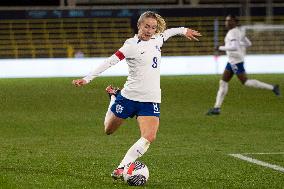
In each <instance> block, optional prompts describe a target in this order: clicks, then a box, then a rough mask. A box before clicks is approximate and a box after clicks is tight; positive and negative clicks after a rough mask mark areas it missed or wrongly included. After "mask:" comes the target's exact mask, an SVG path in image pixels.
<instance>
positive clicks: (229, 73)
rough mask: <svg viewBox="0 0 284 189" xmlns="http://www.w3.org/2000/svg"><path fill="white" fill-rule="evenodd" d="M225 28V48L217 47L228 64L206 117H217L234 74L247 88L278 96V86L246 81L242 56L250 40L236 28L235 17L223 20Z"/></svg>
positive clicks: (251, 80)
mask: <svg viewBox="0 0 284 189" xmlns="http://www.w3.org/2000/svg"><path fill="white" fill-rule="evenodd" d="M225 26H226V28H227V29H228V30H229V31H228V33H227V35H226V37H225V46H220V47H217V48H216V50H218V51H226V54H227V56H228V59H229V60H228V63H227V66H226V68H225V71H224V73H223V76H222V79H221V80H220V82H219V90H218V92H217V97H216V102H215V105H214V108H212V109H209V111H208V112H207V115H219V114H220V110H221V105H222V103H223V100H224V98H225V96H226V94H227V92H228V82H229V81H230V80H231V79H232V77H233V75H234V74H236V75H237V77H238V79H239V80H240V81H241V83H242V84H244V85H245V86H247V87H255V88H260V89H267V90H271V91H273V92H274V93H275V95H277V96H280V89H279V85H270V84H267V83H263V82H261V81H258V80H254V79H248V77H247V74H246V71H245V69H244V56H245V53H246V48H247V47H249V46H251V42H250V40H249V39H248V38H247V37H246V36H245V35H244V33H243V32H242V31H241V30H240V28H239V27H238V19H237V17H236V16H233V15H228V16H227V17H226V20H225Z"/></svg>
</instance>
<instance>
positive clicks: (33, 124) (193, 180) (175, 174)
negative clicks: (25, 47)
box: [0, 74, 284, 189]
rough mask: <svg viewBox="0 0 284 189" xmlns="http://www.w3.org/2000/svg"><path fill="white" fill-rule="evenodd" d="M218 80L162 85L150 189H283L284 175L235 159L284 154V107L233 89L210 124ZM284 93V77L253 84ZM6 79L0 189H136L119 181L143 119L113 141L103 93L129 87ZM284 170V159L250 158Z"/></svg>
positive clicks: (102, 81) (267, 96) (283, 102)
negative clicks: (115, 173)
mask: <svg viewBox="0 0 284 189" xmlns="http://www.w3.org/2000/svg"><path fill="white" fill-rule="evenodd" d="M219 78H220V76H219V75H210V76H208V75H206V76H205V75H204V76H163V77H161V88H162V104H161V123H160V129H159V133H158V136H157V140H156V141H155V142H154V143H153V144H151V146H150V148H149V150H148V151H147V153H146V154H145V155H144V156H143V157H142V158H141V159H140V160H141V161H142V162H144V163H145V164H146V165H147V166H148V168H149V170H150V178H149V181H148V182H147V184H146V185H145V186H144V187H142V188H154V189H165V188H169V189H172V188H177V189H181V188H218V189H219V188H269V189H270V188H277V189H278V188H283V187H284V173H283V172H280V171H275V170H273V169H270V168H266V167H262V166H259V165H255V164H251V163H248V162H246V161H242V160H239V159H237V158H234V157H231V156H228V154H230V153H254V152H268V153H269V152H274V153H275V152H282V153H283V152H284V98H283V97H282V98H277V97H276V96H275V95H274V94H273V93H272V92H271V91H266V90H261V89H253V88H247V87H244V86H242V85H241V84H240V83H239V82H238V81H237V79H236V78H234V79H233V80H232V81H231V82H230V85H229V93H228V95H227V97H226V99H225V101H224V104H223V108H222V114H221V115H220V116H215V117H209V116H206V115H205V113H206V112H207V110H208V108H210V107H212V106H213V104H214V102H215V96H216V92H217V89H218V82H219ZM250 78H255V79H259V80H261V81H264V82H268V83H278V84H280V86H281V87H282V92H284V79H283V78H284V75H283V74H275V75H250ZM72 79H74V78H43V79H0V86H1V90H0V102H1V104H0V110H1V111H0V188H5V189H6V188H27V189H30V188H60V189H62V188H96V189H103V188H106V189H109V188H129V186H127V185H126V184H124V183H122V182H114V181H112V179H111V177H110V173H111V172H112V170H113V169H114V168H115V167H116V166H117V164H118V163H119V162H120V160H121V159H122V158H123V156H124V154H125V152H126V151H127V150H128V148H129V147H130V146H131V145H132V144H133V143H134V142H135V141H136V140H137V139H138V138H139V137H140V133H139V129H138V126H137V124H136V120H135V119H129V120H127V121H126V122H125V124H124V125H123V126H121V128H120V129H119V130H118V131H117V132H116V133H115V134H113V135H110V136H107V135H105V134H104V132H103V131H104V129H103V119H104V116H105V112H106V109H107V107H108V104H109V99H108V96H107V95H106V94H105V92H104V89H105V87H106V86H107V85H108V84H113V85H119V86H122V84H123V83H124V81H125V79H126V77H100V78H97V79H96V80H94V81H93V82H92V83H90V84H89V85H87V86H84V87H81V88H76V87H74V86H72V85H71V81H72ZM250 157H253V158H256V159H258V160H262V161H265V162H267V163H270V164H276V165H278V166H282V167H283V166H284V155H283V154H275V155H273V154H272V155H250Z"/></svg>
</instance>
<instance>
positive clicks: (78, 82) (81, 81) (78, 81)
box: [72, 79, 87, 87]
mask: <svg viewBox="0 0 284 189" xmlns="http://www.w3.org/2000/svg"><path fill="white" fill-rule="evenodd" d="M72 84H73V85H75V86H76V87H80V86H83V85H86V84H87V81H86V80H84V79H75V80H73V81H72Z"/></svg>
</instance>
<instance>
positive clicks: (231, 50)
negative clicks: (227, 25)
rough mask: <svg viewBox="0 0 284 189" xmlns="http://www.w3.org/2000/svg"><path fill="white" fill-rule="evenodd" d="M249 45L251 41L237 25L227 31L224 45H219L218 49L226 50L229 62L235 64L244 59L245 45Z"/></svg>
mask: <svg viewBox="0 0 284 189" xmlns="http://www.w3.org/2000/svg"><path fill="white" fill-rule="evenodd" d="M250 45H251V42H250V41H249V39H248V38H247V37H246V36H245V34H244V32H242V31H241V30H240V28H239V27H235V28H233V29H231V30H229V31H228V33H227V35H226V37H225V46H221V47H219V49H220V50H223V51H226V54H227V56H228V59H229V60H228V62H229V63H231V64H237V63H240V62H243V61H244V57H245V55H246V47H248V46H250Z"/></svg>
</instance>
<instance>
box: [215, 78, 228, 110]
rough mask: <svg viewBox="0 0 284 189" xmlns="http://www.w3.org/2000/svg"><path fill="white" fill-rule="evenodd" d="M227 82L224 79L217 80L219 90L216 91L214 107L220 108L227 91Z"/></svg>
mask: <svg viewBox="0 0 284 189" xmlns="http://www.w3.org/2000/svg"><path fill="white" fill-rule="evenodd" d="M228 88H229V87H228V83H227V82H226V81H223V80H220V82H219V90H218V92H217V97H216V102H215V105H214V108H220V107H221V105H222V103H223V101H224V98H225V96H226V94H227V93H228Z"/></svg>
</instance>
